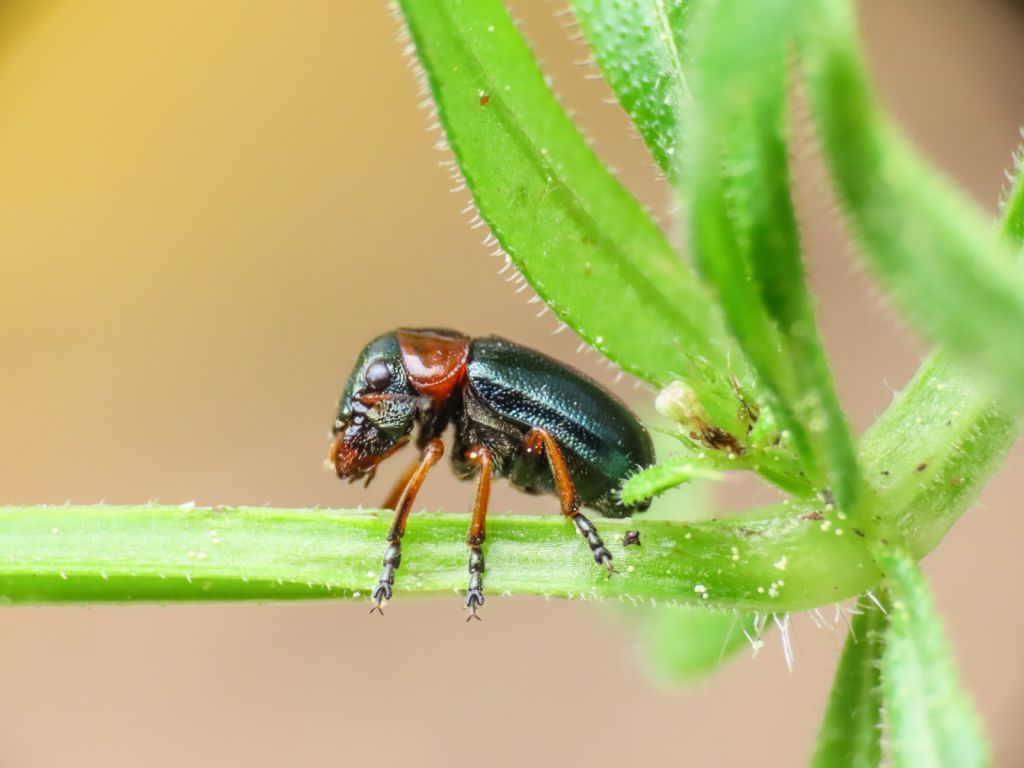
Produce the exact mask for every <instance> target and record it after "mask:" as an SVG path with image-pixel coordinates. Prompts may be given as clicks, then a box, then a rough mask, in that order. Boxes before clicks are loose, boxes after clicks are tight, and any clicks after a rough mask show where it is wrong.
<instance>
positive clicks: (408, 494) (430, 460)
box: [370, 437, 444, 613]
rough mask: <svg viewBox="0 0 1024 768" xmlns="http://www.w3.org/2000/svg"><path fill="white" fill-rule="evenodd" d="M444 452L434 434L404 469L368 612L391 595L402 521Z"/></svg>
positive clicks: (398, 556) (396, 568)
mask: <svg viewBox="0 0 1024 768" xmlns="http://www.w3.org/2000/svg"><path fill="white" fill-rule="evenodd" d="M443 455H444V443H442V442H441V440H440V438H437V437H435V438H434V439H433V440H431V441H430V442H429V443H427V447H426V448H424V449H423V457H422V458H421V459H420V463H419V464H417V465H416V468H415V469H414V470H413V471H412V472H410V473H408V475H407V477H408V480H407V482H406V483H405V488H404V489H403V490H402V495H401V496H400V497H399V499H398V502H397V503H396V504H395V518H394V520H393V521H392V522H391V528H390V529H389V530H388V546H387V549H385V550H384V570H382V571H381V574H380V578H379V579H377V587H376V588H375V589H374V590H373V601H374V603H376V604H375V605H374V606H373V608H371V609H370V613H373V612H374V611H380V612H381V613H383V611H382V610H381V603H383V602H384V601H385V600H390V599H391V588H392V587H393V586H394V583H395V571H397V570H398V566H399V565H401V563H402V536H404V535H405V523H406V521H407V520H408V519H409V512H410V511H411V510H412V505H413V503H414V502H415V501H416V494H417V493H419V490H420V486H422V485H423V481H424V480H425V479H426V477H427V472H429V471H430V468H431V467H432V466H434V464H436V463H437V460H438V459H440V458H441V456H443Z"/></svg>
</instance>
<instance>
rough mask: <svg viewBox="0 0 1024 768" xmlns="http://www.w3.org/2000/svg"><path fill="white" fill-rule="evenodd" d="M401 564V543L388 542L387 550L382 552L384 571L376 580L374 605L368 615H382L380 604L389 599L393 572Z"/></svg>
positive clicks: (396, 541)
mask: <svg viewBox="0 0 1024 768" xmlns="http://www.w3.org/2000/svg"><path fill="white" fill-rule="evenodd" d="M401 564H402V542H401V541H400V540H397V539H396V540H395V541H390V542H388V548H387V549H386V550H384V569H383V570H382V571H381V572H380V578H379V579H377V587H376V588H375V589H374V590H373V602H374V603H375V605H374V606H373V608H371V609H370V613H373V612H374V611H379V612H380V613H384V611H383V609H382V608H381V607H380V604H381V603H382V602H384V601H385V600H390V599H391V588H392V587H393V586H394V584H395V571H397V570H398V566H400V565H401Z"/></svg>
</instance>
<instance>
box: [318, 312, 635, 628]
mask: <svg viewBox="0 0 1024 768" xmlns="http://www.w3.org/2000/svg"><path fill="white" fill-rule="evenodd" d="M449 424H451V425H452V426H453V427H454V431H455V439H454V441H453V447H452V465H453V467H454V469H455V472H456V474H457V475H458V476H459V477H461V478H463V479H470V478H472V477H473V476H474V475H475V476H476V478H477V487H476V498H475V500H474V502H473V511H472V520H471V522H470V526H469V534H468V536H467V537H466V542H467V544H468V545H469V587H468V589H467V592H466V607H467V608H468V609H469V611H470V615H469V617H468V618H472V617H474V616H476V615H477V614H476V611H477V608H479V607H480V606H481V605H483V602H484V587H483V574H484V556H483V551H482V549H481V546H482V545H483V543H484V538H485V535H486V518H487V501H488V497H489V495H490V486H491V477H492V476H493V475H498V476H500V477H507V478H508V480H509V482H511V483H512V485H514V486H515V487H517V488H519V489H521V490H524V491H526V492H528V493H553V494H555V495H557V496H558V499H559V501H560V503H561V506H562V514H564V515H565V516H566V517H568V518H569V519H570V520H572V522H573V523H574V524H575V526H576V530H577V531H579V533H580V535H581V536H583V537H584V538H585V539H586V541H587V544H589V545H590V551H591V552H592V553H593V555H594V560H595V562H596V563H597V564H598V565H600V566H604V567H606V568H607V569H608V571H609V573H611V572H612V570H613V569H612V564H611V561H612V555H611V553H610V552H609V551H608V549H607V548H606V547H605V546H604V542H602V541H601V537H600V536H599V535H598V533H597V529H596V528H595V527H594V524H593V523H591V522H590V520H589V519H587V517H586V516H585V515H584V514H583V513H582V512H581V511H580V508H581V507H589V508H591V509H594V510H596V511H597V512H599V513H600V514H602V515H604V516H606V517H628V516H629V515H631V514H632V513H634V512H642V511H643V510H645V509H647V506H648V503H646V502H645V503H641V504H636V505H632V506H627V505H623V504H622V503H621V502H620V501H619V499H618V496H617V491H618V489H619V487H620V486H621V484H622V481H623V480H625V479H626V478H627V477H628V476H629V475H630V474H632V473H634V472H636V471H637V470H638V469H641V468H644V467H647V466H650V465H651V464H653V463H654V448H653V446H652V445H651V438H650V435H649V434H648V433H647V430H646V429H644V427H643V425H642V424H641V423H640V422H639V421H638V420H637V418H636V417H635V416H634V415H633V414H632V413H631V412H630V411H629V409H628V408H627V407H626V406H625V405H624V404H623V403H622V402H620V401H619V400H618V399H617V398H616V397H614V396H613V395H612V394H610V393H609V392H607V391H606V390H604V389H602V388H601V387H600V386H599V385H598V384H596V383H595V382H593V381H592V380H590V379H589V378H587V377H586V376H584V375H583V374H581V373H579V372H578V371H575V370H573V369H572V368H570V367H568V366H567V365H564V364H563V363H560V362H558V361H556V360H553V359H552V358H550V357H547V356H546V355H542V354H541V353H539V352H536V351H534V350H532V349H528V348H527V347H523V346H520V345H519V344H515V343H513V342H511V341H507V340H505V339H502V338H498V337H496V336H489V337H486V338H477V339H471V338H469V337H468V336H465V335H463V334H461V333H458V332H456V331H450V330H436V329H430V330H413V329H401V330H397V331H394V332H392V333H386V334H384V335H383V336H379V337H377V338H376V339H374V340H373V341H371V342H370V343H369V344H367V345H366V347H365V348H364V349H363V352H362V354H361V355H360V356H359V359H358V360H357V361H356V365H355V368H354V369H353V371H352V374H351V376H350V377H349V380H348V383H347V385H346V386H345V391H344V393H343V394H342V396H341V402H340V404H339V406H338V415H337V418H336V420H335V422H334V441H333V443H332V444H331V450H330V457H329V459H330V463H331V464H332V465H333V466H334V468H335V471H336V472H337V473H338V477H341V478H349V479H351V480H356V479H359V478H362V477H366V478H367V482H369V480H370V479H372V477H373V473H374V472H375V470H376V468H377V465H378V464H380V462H382V461H383V460H384V459H386V458H387V457H388V456H390V455H392V454H393V453H395V452H396V451H397V450H398V449H399V448H401V447H402V446H404V445H405V444H406V443H407V442H409V440H410V439H411V436H412V435H411V433H412V432H413V430H414V429H415V428H416V427H417V426H418V427H419V430H418V432H417V434H416V436H415V440H416V445H417V447H418V448H419V450H420V457H419V458H418V459H417V461H416V463H415V464H413V465H412V466H411V467H410V468H409V469H408V470H407V471H406V472H405V474H404V475H403V476H402V478H401V479H400V480H399V482H398V484H397V485H396V486H395V489H394V490H393V491H392V493H391V495H390V496H388V498H387V500H386V501H385V503H384V505H385V506H386V507H388V508H389V509H394V510H395V517H394V521H393V522H392V524H391V528H390V530H389V531H388V540H387V547H386V549H385V552H384V569H383V571H382V573H381V576H380V579H379V580H378V581H377V586H376V588H375V589H374V591H373V600H374V602H375V606H374V610H379V609H380V606H381V603H382V602H383V601H385V600H389V599H390V598H391V594H392V587H393V585H394V583H395V573H396V571H397V570H398V566H399V563H400V562H401V559H402V535H403V534H404V533H405V526H406V521H407V520H408V517H409V512H410V511H411V509H412V505H413V503H414V501H415V499H416V494H417V492H418V491H419V489H420V486H421V485H422V484H423V480H424V479H425V478H426V475H427V472H428V471H429V470H430V468H431V467H432V466H433V465H434V464H435V463H436V462H437V461H438V459H440V458H441V456H442V455H443V453H444V445H443V443H442V442H441V435H442V434H443V433H444V431H445V429H446V428H447V427H448V425H449ZM478 618H479V617H478Z"/></svg>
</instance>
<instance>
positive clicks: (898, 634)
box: [877, 550, 989, 768]
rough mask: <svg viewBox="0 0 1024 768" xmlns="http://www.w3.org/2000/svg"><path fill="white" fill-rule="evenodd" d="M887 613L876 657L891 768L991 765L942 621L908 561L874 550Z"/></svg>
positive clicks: (896, 554)
mask: <svg viewBox="0 0 1024 768" xmlns="http://www.w3.org/2000/svg"><path fill="white" fill-rule="evenodd" d="M877 561H878V563H879V564H880V565H881V567H882V569H883V570H884V571H885V574H886V578H887V583H888V585H889V592H890V594H891V596H892V607H891V610H890V618H889V633H888V639H887V647H886V649H885V653H884V655H883V657H882V685H883V691H884V695H885V708H886V721H887V725H888V743H889V753H890V756H891V757H892V762H893V765H894V766H896V768H903V767H904V766H906V767H907V768H932V766H936V767H938V766H949V768H954V766H955V768H971V766H984V765H988V764H989V755H988V746H987V745H986V743H985V739H984V737H983V735H982V732H981V725H980V723H979V721H978V717H977V715H976V714H975V712H974V709H973V707H972V706H971V703H970V701H969V700H968V698H967V695H966V694H965V693H964V692H963V690H962V689H961V688H960V682H959V680H958V679H957V674H956V668H955V665H954V663H953V659H952V656H951V654H950V651H949V647H948V645H947V642H946V638H945V633H944V632H943V629H942V623H941V621H940V620H939V617H938V616H937V615H936V613H935V607H934V605H933V604H932V597H931V593H930V591H929V589H928V585H927V583H926V582H925V579H924V576H923V575H922V573H921V570H920V568H919V567H918V565H917V563H916V562H915V561H914V559H913V558H912V557H911V556H910V555H908V554H906V553H904V552H901V551H895V550H886V551H880V552H879V554H878V557H877Z"/></svg>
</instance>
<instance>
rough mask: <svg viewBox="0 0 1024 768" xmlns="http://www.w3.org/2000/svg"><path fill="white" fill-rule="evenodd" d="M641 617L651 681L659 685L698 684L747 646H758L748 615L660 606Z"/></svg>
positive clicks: (757, 639)
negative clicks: (651, 672) (664, 683)
mask: <svg viewBox="0 0 1024 768" xmlns="http://www.w3.org/2000/svg"><path fill="white" fill-rule="evenodd" d="M644 613H645V616H644V617H643V619H642V620H641V623H642V625H643V634H644V646H645V649H646V652H647V658H648V660H649V662H650V665H651V669H652V671H653V673H654V675H655V677H656V678H657V679H659V680H661V681H663V682H672V683H690V682H694V681H695V680H699V679H701V678H702V677H706V676H707V675H709V674H711V673H712V672H714V671H715V670H717V669H718V668H719V667H721V666H722V664H724V663H725V662H726V661H728V660H729V659H731V658H732V657H733V656H735V655H736V653H738V652H739V651H740V650H742V649H743V648H749V647H750V644H751V642H755V643H758V642H760V640H759V635H760V633H759V632H758V629H757V627H756V626H755V625H756V620H755V618H754V616H753V615H751V614H743V613H734V612H724V611H713V610H708V609H702V608H689V607H686V606H663V607H659V608H651V609H648V610H646V611H644Z"/></svg>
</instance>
